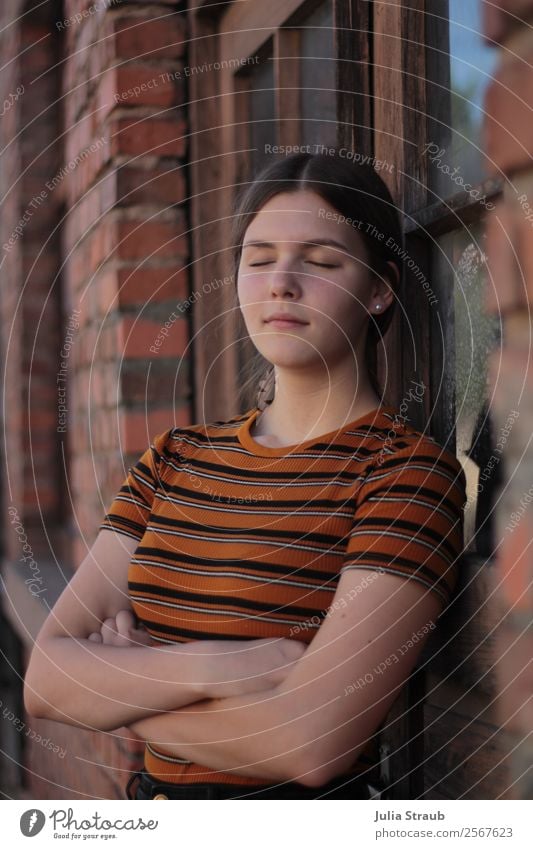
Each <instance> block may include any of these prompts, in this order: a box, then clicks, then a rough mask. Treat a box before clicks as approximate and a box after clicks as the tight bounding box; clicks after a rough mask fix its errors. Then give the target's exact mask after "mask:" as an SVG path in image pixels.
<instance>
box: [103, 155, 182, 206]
mask: <svg viewBox="0 0 533 849" xmlns="http://www.w3.org/2000/svg"><path fill="white" fill-rule="evenodd" d="M114 173H115V179H116V184H115V185H116V199H117V202H118V203H120V204H126V203H127V204H129V205H137V204H150V205H155V206H159V205H161V206H168V205H171V204H176V203H180V202H181V201H184V200H185V198H186V191H187V190H186V185H185V166H184V165H176V166H175V167H173V168H172V167H171V168H168V167H167V168H165V167H164V166H162V165H158V166H157V167H154V168H151V169H150V170H146V169H145V168H138V167H135V165H134V164H128V165H124V166H122V167H121V168H119V169H117V170H116V171H115V172H114Z"/></svg>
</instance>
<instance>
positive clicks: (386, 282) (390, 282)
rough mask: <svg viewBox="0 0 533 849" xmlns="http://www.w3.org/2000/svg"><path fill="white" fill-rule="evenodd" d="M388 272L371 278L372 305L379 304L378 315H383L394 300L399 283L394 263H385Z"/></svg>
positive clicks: (398, 274)
mask: <svg viewBox="0 0 533 849" xmlns="http://www.w3.org/2000/svg"><path fill="white" fill-rule="evenodd" d="M387 266H388V272H387V273H386V274H384V275H380V274H375V275H374V277H373V288H372V301H371V303H372V305H375V304H376V303H378V304H380V307H381V309H380V314H381V315H383V313H384V312H385V310H387V309H388V308H389V307H390V305H391V304H392V302H393V300H394V291H395V290H396V289H397V288H398V284H399V282H400V272H399V270H398V266H397V265H396V263H394V262H387Z"/></svg>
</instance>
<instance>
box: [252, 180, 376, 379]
mask: <svg viewBox="0 0 533 849" xmlns="http://www.w3.org/2000/svg"><path fill="white" fill-rule="evenodd" d="M339 217H340V216H339V213H338V212H337V211H336V210H335V209H334V208H333V207H331V206H330V205H329V204H328V203H326V201H324V200H323V199H322V198H321V197H320V196H319V195H317V194H315V193H314V192H312V191H309V190H301V191H298V192H294V193H291V192H289V193H282V194H279V195H276V196H275V197H273V198H271V199H270V200H269V201H268V203H266V204H265V205H264V206H263V207H262V208H261V210H260V211H259V212H258V213H257V215H256V216H255V217H254V218H253V219H252V221H251V222H250V224H249V226H248V228H247V230H246V232H245V234H244V239H243V250H242V255H241V261H240V264H239V269H238V277H237V293H238V298H239V302H240V306H241V310H242V314H243V318H244V322H245V324H246V328H247V330H248V333H249V334H250V337H251V339H252V340H253V342H254V345H255V346H256V348H257V349H258V350H259V352H260V353H261V354H262V355H263V356H264V357H265V358H266V359H267V360H268V361H269V362H271V363H272V364H273V365H275V366H278V367H280V368H291V367H292V368H305V367H307V366H311V365H315V366H316V365H321V366H322V367H324V365H327V367H328V368H329V369H331V368H334V367H335V366H338V365H339V364H340V363H341V361H344V360H345V359H346V358H350V359H351V360H352V361H353V359H354V356H355V357H356V358H357V361H358V363H361V362H362V357H363V352H364V341H365V331H366V327H367V323H368V316H369V312H370V311H372V312H374V308H375V304H376V303H381V304H382V309H381V311H380V312H381V313H382V312H384V310H385V302H388V298H387V297H386V296H385V297H382V296H380V291H381V290H382V289H383V287H384V284H383V283H382V282H381V283H380V281H377V282H376V279H375V278H374V277H373V276H372V275H371V273H370V271H369V269H368V267H367V264H366V251H365V247H364V243H363V240H362V239H361V236H360V234H359V233H358V231H357V229H356V228H355V227H353V226H352V225H351V224H346V223H345V222H342V223H339V220H338V219H339ZM380 287H381V288H380ZM275 313H284V314H286V315H288V316H291V317H294V318H296V319H299V320H300V321H301V322H303V323H301V324H295V323H289V322H281V323H275V322H274V321H272V320H270V321H269V319H271V317H272V315H273V314H275Z"/></svg>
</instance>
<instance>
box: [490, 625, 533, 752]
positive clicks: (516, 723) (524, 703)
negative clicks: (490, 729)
mask: <svg viewBox="0 0 533 849" xmlns="http://www.w3.org/2000/svg"><path fill="white" fill-rule="evenodd" d="M496 657H497V658H498V660H497V663H496V674H497V676H498V682H499V695H498V712H499V715H500V717H501V721H502V725H505V726H506V727H507V729H508V730H510V731H514V732H515V733H516V734H517V736H518V738H519V739H520V740H523V739H524V736H525V735H526V734H529V732H530V731H531V728H532V727H533V660H532V658H533V634H532V632H531V629H530V630H529V631H526V633H525V634H520V633H519V632H515V631H514V630H512V629H511V628H509V627H506V626H502V627H500V628H499V630H498V634H497V643H496Z"/></svg>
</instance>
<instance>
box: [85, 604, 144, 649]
mask: <svg viewBox="0 0 533 849" xmlns="http://www.w3.org/2000/svg"><path fill="white" fill-rule="evenodd" d="M89 640H91V642H93V643H103V644H104V645H106V646H119V647H131V646H140V645H142V646H151V645H153V643H152V639H151V637H150V634H149V633H148V632H147V631H146V630H145V628H144V626H142V625H141V626H140V627H138V626H137V620H136V618H135V615H134V614H133V613H132V611H131V610H119V612H118V613H117V615H116V617H114V618H113V617H111V618H110V619H106V620H105V622H103V623H102V627H101V628H100V630H99V631H93V633H92V634H89Z"/></svg>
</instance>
